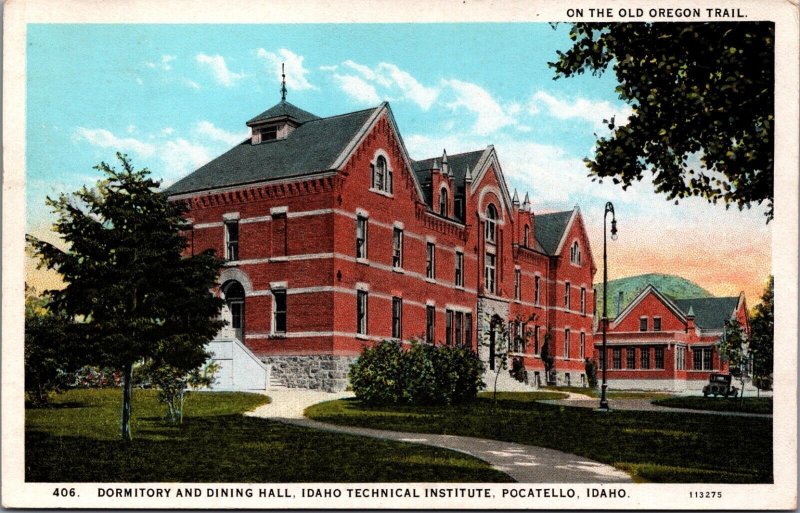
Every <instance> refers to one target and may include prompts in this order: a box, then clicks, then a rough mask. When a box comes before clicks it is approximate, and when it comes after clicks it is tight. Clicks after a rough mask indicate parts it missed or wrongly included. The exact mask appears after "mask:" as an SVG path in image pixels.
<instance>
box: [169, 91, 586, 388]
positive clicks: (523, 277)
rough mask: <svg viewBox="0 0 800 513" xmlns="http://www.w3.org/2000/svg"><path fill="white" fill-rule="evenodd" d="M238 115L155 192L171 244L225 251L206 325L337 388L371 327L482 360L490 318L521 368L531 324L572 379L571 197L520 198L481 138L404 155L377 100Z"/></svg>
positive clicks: (536, 367)
mask: <svg viewBox="0 0 800 513" xmlns="http://www.w3.org/2000/svg"><path fill="white" fill-rule="evenodd" d="M247 125H248V126H249V127H250V129H251V136H250V138H248V139H247V140H245V141H243V142H242V143H241V144H238V145H236V146H235V147H234V148H232V149H231V150H229V151H228V152H226V153H224V154H223V155H221V156H219V157H218V158H216V159H214V160H213V161H211V162H209V163H208V164H206V165H204V166H202V167H201V168H199V169H198V170H196V171H195V172H193V173H192V174H190V175H188V176H187V177H185V178H183V179H181V180H179V181H178V182H176V183H175V184H173V185H172V186H171V187H170V188H169V189H168V193H169V195H170V198H171V200H172V201H181V202H186V204H187V206H188V214H187V216H188V217H189V218H190V221H191V225H192V228H191V231H190V233H187V240H188V241H189V247H188V248H187V251H188V252H199V251H203V250H206V249H213V250H215V251H216V252H217V254H219V255H223V256H224V257H225V258H226V260H227V262H226V264H225V268H224V270H223V272H222V273H221V276H220V289H219V293H220V294H221V295H222V296H223V297H224V298H225V300H226V307H225V308H224V310H223V315H224V316H225V318H226V319H227V320H228V321H229V323H230V326H229V327H228V328H227V329H225V330H223V332H221V335H220V336H219V337H218V338H226V337H227V338H235V339H236V340H238V341H241V342H242V343H243V344H240V346H243V347H246V348H247V349H248V350H249V351H250V352H252V354H253V355H254V356H255V357H256V358H257V359H259V360H260V361H261V362H263V363H265V364H268V365H269V366H270V367H271V369H272V371H271V372H272V380H273V382H280V383H282V384H284V385H286V386H290V387H309V388H322V389H326V390H341V389H344V388H345V386H346V384H347V381H346V375H347V371H348V369H349V366H350V364H351V363H352V361H353V360H354V359H355V358H356V357H357V356H358V355H359V354H360V352H361V351H362V349H363V348H364V347H365V346H366V345H368V344H372V343H375V342H377V341H380V340H385V339H397V340H402V341H409V340H412V339H416V340H420V341H425V342H429V343H437V344H452V345H458V346H465V347H470V348H472V349H474V350H476V351H478V353H479V355H480V356H481V357H482V358H483V359H484V361H486V362H487V367H490V368H492V367H493V366H494V361H495V360H494V358H492V355H493V354H494V353H497V352H500V351H502V350H503V349H502V347H501V346H502V342H501V337H500V333H501V332H507V333H510V334H513V337H511V338H512V340H511V348H510V353H511V355H512V356H513V357H514V358H518V359H521V360H522V361H523V362H524V364H525V366H526V368H527V369H528V370H529V376H530V378H529V379H530V381H531V384H535V383H537V382H538V383H543V382H544V380H545V376H544V365H543V363H542V360H541V357H540V354H541V351H542V346H543V345H544V343H545V340H549V342H548V344H549V345H548V347H549V353H550V354H553V355H554V356H555V359H554V372H553V373H552V374H553V377H554V379H555V380H556V381H558V382H561V383H564V384H567V383H569V384H573V385H576V384H577V385H579V384H581V383H585V381H586V378H585V375H584V358H585V357H590V356H591V352H592V348H593V338H592V316H593V305H594V295H593V294H594V292H593V289H592V277H593V275H594V273H595V270H596V269H595V266H594V264H593V259H592V253H591V249H590V247H589V242H588V238H587V235H586V231H585V228H584V224H583V223H584V221H583V217H582V215H581V212H580V210H579V208H578V207H575V208H573V209H572V210H567V211H563V212H556V213H548V214H539V215H537V214H535V213H534V211H533V209H532V207H531V204H530V201H529V200H528V196H527V195H526V196H525V199H524V201H522V202H520V201H519V198H518V196H517V194H516V191H515V192H514V193H513V195H512V194H510V193H509V190H508V187H507V184H506V181H505V179H504V177H503V172H502V169H501V167H500V163H499V160H498V156H497V153H496V151H495V149H494V148H493V147H492V146H488V147H487V148H485V149H482V150H478V151H473V152H469V153H462V154H458V155H447V153H446V152H443V153H442V154H441V155H437V156H435V157H434V158H428V159H424V160H416V161H415V160H412V159H411V158H410V157H409V155H408V152H407V151H406V148H405V146H404V144H403V140H402V138H401V136H400V133H399V131H398V129H397V126H396V124H395V120H394V116H393V115H392V111H391V109H390V107H389V105H388V103H384V104H381V105H380V106H378V107H376V108H372V109H367V110H362V111H357V112H351V113H347V114H343V115H339V116H331V117H326V118H320V117H317V116H315V115H313V114H311V113H309V112H306V111H304V110H302V109H299V108H297V107H295V106H294V105H292V104H291V103H289V102H287V101H285V99H284V100H282V101H281V102H280V103H278V104H277V105H275V106H274V107H272V108H270V109H269V110H267V111H266V112H264V113H262V114H260V115H259V116H256V117H255V118H253V119H251V120H250V121H248V122H247ZM237 347H238V346H237ZM235 372H236V371H235V369H225V370H224V373H226V378H225V379H228V377H230V378H231V379H232V382H234V383H235V381H236V376H235ZM504 372H505V371H504ZM506 374H507V372H506ZM229 375H230V376H229ZM537 380H538V381H537Z"/></svg>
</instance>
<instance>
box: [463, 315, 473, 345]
mask: <svg viewBox="0 0 800 513" xmlns="http://www.w3.org/2000/svg"><path fill="white" fill-rule="evenodd" d="M464 347H466V348H467V349H471V348H472V312H470V313H467V314H465V315H464Z"/></svg>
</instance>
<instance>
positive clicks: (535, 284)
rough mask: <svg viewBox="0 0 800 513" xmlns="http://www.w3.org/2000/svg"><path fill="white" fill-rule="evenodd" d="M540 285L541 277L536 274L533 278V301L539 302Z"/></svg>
mask: <svg viewBox="0 0 800 513" xmlns="http://www.w3.org/2000/svg"><path fill="white" fill-rule="evenodd" d="M541 287H542V279H541V278H540V277H538V276H536V277H535V278H534V279H533V302H534V303H536V304H537V305H538V304H539V296H540V291H541Z"/></svg>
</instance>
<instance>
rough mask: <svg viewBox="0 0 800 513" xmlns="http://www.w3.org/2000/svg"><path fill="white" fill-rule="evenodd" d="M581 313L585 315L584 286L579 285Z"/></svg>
mask: <svg viewBox="0 0 800 513" xmlns="http://www.w3.org/2000/svg"><path fill="white" fill-rule="evenodd" d="M581 313H582V314H583V315H586V287H581Z"/></svg>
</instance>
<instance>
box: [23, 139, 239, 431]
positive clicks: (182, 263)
mask: <svg viewBox="0 0 800 513" xmlns="http://www.w3.org/2000/svg"><path fill="white" fill-rule="evenodd" d="M117 159H118V160H119V163H120V164H121V166H122V169H121V170H117V169H116V168H114V167H112V166H111V165H109V164H107V163H105V162H102V163H100V164H99V165H98V166H96V167H95V169H97V170H98V171H100V172H102V173H103V175H104V178H103V179H101V180H100V181H98V182H97V184H96V186H95V187H94V188H92V189H89V188H87V187H86V186H84V187H82V188H81V189H80V190H79V191H77V192H75V193H73V194H71V195H66V194H62V195H60V196H59V197H58V198H57V199H51V198H49V197H48V198H47V204H48V205H49V206H50V207H51V208H52V209H53V211H54V213H55V214H56V216H57V221H56V222H55V225H54V230H55V231H56V232H57V233H59V234H60V236H61V238H62V239H63V241H64V243H65V244H66V247H67V249H65V250H62V249H59V248H57V247H55V246H53V245H51V244H48V243H46V242H44V241H41V240H38V239H34V238H32V237H29V240H30V242H31V244H32V245H33V247H34V249H35V251H36V253H37V255H38V256H39V258H40V259H41V262H42V263H43V264H44V265H47V266H48V267H49V268H51V269H54V270H56V271H58V272H59V273H61V275H62V278H63V281H64V283H65V284H66V286H65V287H64V289H63V290H58V291H50V295H51V297H52V298H53V303H54V305H55V306H56V308H57V309H59V310H62V311H64V312H65V313H66V314H67V315H68V316H69V317H70V318H71V319H73V320H82V322H83V326H84V327H85V328H86V329H87V330H88V334H89V335H90V337H91V339H93V340H94V341H96V342H97V349H96V350H95V351H93V352H92V354H91V355H90V356H91V357H92V359H93V360H94V361H93V362H92V363H97V364H100V365H106V366H109V367H112V368H114V369H118V370H121V371H122V372H123V387H122V426H121V431H122V438H123V440H130V439H131V431H130V419H131V393H132V385H133V382H132V378H133V365H134V363H135V362H138V361H140V360H142V359H143V358H148V357H150V358H153V357H156V358H162V357H163V355H164V354H165V353H169V351H165V348H175V347H179V348H180V350H179V351H176V353H177V354H179V355H180V356H178V357H176V358H177V359H176V360H175V361H177V362H178V363H179V365H180V366H183V365H184V364H185V363H187V362H189V363H190V364H196V363H197V362H198V361H200V360H201V359H202V355H204V354H205V353H204V350H203V348H204V346H205V345H206V344H207V342H208V341H209V340H210V339H211V338H212V337H213V336H214V335H215V334H216V333H217V331H218V330H219V328H220V327H222V325H223V322H222V321H219V320H215V318H217V317H218V316H219V312H220V309H221V307H222V300H221V299H219V298H217V297H215V296H214V295H213V293H212V288H213V287H214V286H215V285H216V280H217V276H218V274H219V269H220V266H221V264H222V262H221V260H219V259H218V258H216V257H215V256H214V255H213V253H212V252H204V253H201V254H199V255H193V256H191V257H186V258H184V257H183V256H182V253H183V252H184V250H185V248H186V239H185V238H184V237H183V235H182V234H181V230H185V229H186V228H187V227H188V226H187V223H186V221H185V220H184V219H183V217H182V214H183V213H184V212H185V208H186V207H185V206H184V205H183V204H182V203H178V202H170V201H168V200H167V196H166V195H165V194H164V193H162V192H158V191H157V188H158V186H159V183H158V182H157V181H155V180H153V179H151V178H150V177H149V174H150V172H149V171H148V170H147V169H141V170H135V169H134V168H133V166H132V165H131V163H130V161H129V160H128V158H127V157H126V156H125V155H123V154H121V153H117Z"/></svg>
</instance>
